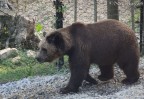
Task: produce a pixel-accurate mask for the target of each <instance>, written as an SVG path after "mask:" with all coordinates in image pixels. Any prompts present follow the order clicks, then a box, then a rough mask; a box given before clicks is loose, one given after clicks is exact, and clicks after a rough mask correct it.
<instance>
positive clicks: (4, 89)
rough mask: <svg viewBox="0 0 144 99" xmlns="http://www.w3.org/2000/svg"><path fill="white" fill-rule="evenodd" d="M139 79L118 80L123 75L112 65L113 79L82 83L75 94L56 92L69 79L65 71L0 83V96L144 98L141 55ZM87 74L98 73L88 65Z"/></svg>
mask: <svg viewBox="0 0 144 99" xmlns="http://www.w3.org/2000/svg"><path fill="white" fill-rule="evenodd" d="M139 70H140V74H141V76H140V79H139V81H138V82H137V83H135V84H133V85H123V84H121V80H122V79H123V78H124V77H125V75H124V74H123V72H122V71H121V70H120V69H119V68H118V67H117V66H116V67H115V70H114V71H115V77H114V79H112V80H110V81H107V82H101V81H99V80H98V84H97V85H88V84H86V82H84V83H83V85H82V87H80V91H79V92H78V93H76V94H74V93H73V94H66V95H62V94H59V89H60V88H61V87H64V86H65V85H66V84H67V82H68V79H69V76H70V75H69V73H68V74H61V75H53V76H42V77H39V76H37V77H32V78H24V79H22V80H19V81H15V82H9V83H6V84H1V85H0V99H76V98H78V99H144V58H141V60H140V65H139ZM90 73H91V75H92V76H93V77H94V78H97V75H98V74H99V73H100V72H99V69H98V68H97V67H94V66H92V68H91V70H90Z"/></svg>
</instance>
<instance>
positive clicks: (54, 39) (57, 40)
mask: <svg viewBox="0 0 144 99" xmlns="http://www.w3.org/2000/svg"><path fill="white" fill-rule="evenodd" d="M46 40H47V42H48V43H50V44H54V45H55V46H56V47H57V48H60V49H62V50H64V47H65V44H64V39H63V37H62V35H61V33H59V32H54V33H52V34H51V35H50V36H48V37H46Z"/></svg>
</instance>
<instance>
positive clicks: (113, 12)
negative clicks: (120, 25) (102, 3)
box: [107, 0, 119, 20]
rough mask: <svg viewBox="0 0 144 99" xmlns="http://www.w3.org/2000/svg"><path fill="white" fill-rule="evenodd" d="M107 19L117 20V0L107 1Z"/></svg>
mask: <svg viewBox="0 0 144 99" xmlns="http://www.w3.org/2000/svg"><path fill="white" fill-rule="evenodd" d="M107 18H108V19H116V20H119V11H118V0H107Z"/></svg>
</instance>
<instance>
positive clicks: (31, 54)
mask: <svg viewBox="0 0 144 99" xmlns="http://www.w3.org/2000/svg"><path fill="white" fill-rule="evenodd" d="M27 56H28V57H33V58H35V57H36V52H35V51H32V50H28V51H27Z"/></svg>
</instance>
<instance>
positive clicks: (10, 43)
mask: <svg viewBox="0 0 144 99" xmlns="http://www.w3.org/2000/svg"><path fill="white" fill-rule="evenodd" d="M0 19H2V21H0V24H1V25H0V27H1V29H0V42H1V43H0V49H3V48H6V47H17V48H24V49H36V48H37V45H38V43H39V41H40V39H39V38H38V37H37V36H36V35H35V34H34V33H35V22H34V20H30V19H29V18H27V17H24V16H20V15H17V16H14V17H13V16H7V15H3V16H0Z"/></svg>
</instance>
